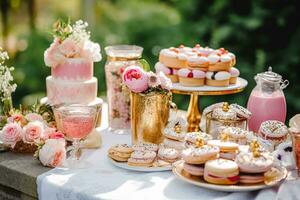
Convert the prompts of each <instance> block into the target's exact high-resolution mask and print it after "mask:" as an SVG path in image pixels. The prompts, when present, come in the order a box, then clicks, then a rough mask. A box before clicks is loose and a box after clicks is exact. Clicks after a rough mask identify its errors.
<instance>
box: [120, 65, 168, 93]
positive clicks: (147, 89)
mask: <svg viewBox="0 0 300 200" xmlns="http://www.w3.org/2000/svg"><path fill="white" fill-rule="evenodd" d="M122 79H123V83H124V84H125V85H126V86H127V87H128V88H129V90H131V91H132V92H134V93H143V94H149V93H151V92H159V93H168V92H170V90H171V87H172V82H171V80H170V79H169V78H168V77H167V76H166V75H165V74H164V73H162V72H160V73H158V74H155V73H153V72H151V71H150V72H146V71H144V70H143V69H142V68H140V67H138V66H131V67H128V68H126V69H125V70H124V72H123V75H122Z"/></svg>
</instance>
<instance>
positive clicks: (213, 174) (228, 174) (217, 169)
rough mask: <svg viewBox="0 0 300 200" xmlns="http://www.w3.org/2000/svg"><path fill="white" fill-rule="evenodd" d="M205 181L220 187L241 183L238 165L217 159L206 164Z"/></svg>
mask: <svg viewBox="0 0 300 200" xmlns="http://www.w3.org/2000/svg"><path fill="white" fill-rule="evenodd" d="M204 180H205V181H207V182H209V183H213V184H220V185H233V184H236V183H238V182H239V168H238V165H237V164H236V163H235V162H234V161H231V160H226V159H222V158H219V159H215V160H210V161H207V162H206V163H205V167H204Z"/></svg>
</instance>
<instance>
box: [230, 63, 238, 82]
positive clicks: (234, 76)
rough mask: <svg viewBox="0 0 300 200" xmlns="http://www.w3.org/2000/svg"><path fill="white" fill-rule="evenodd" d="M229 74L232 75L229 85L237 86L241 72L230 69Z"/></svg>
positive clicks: (233, 68)
mask: <svg viewBox="0 0 300 200" xmlns="http://www.w3.org/2000/svg"><path fill="white" fill-rule="evenodd" d="M229 73H230V79H229V83H230V84H236V81H237V77H238V76H239V75H240V71H239V70H238V69H237V68H235V67H231V68H230V69H229Z"/></svg>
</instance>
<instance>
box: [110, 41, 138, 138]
mask: <svg viewBox="0 0 300 200" xmlns="http://www.w3.org/2000/svg"><path fill="white" fill-rule="evenodd" d="M105 51H106V54H107V61H106V64H105V76H106V87H107V100H108V107H109V110H108V113H109V129H110V130H111V131H113V132H115V133H118V134H126V133H127V134H129V129H130V91H129V90H128V89H127V88H125V87H123V85H122V73H123V72H124V70H125V69H126V68H127V67H129V66H133V65H134V66H141V67H142V65H141V64H140V62H139V59H140V58H141V57H142V52H143V48H142V47H139V46H134V45H116V46H108V47H106V48H105Z"/></svg>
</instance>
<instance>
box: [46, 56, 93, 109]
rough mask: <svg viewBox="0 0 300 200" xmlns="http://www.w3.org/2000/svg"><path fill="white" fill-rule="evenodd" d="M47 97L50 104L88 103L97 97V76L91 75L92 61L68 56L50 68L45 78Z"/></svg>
mask: <svg viewBox="0 0 300 200" xmlns="http://www.w3.org/2000/svg"><path fill="white" fill-rule="evenodd" d="M46 85H47V97H48V101H49V103H51V104H60V103H81V104H89V103H91V102H94V101H95V100H96V97H97V78H95V77H93V62H92V61H89V60H87V59H83V58H69V59H67V60H65V63H63V64H59V65H57V66H56V67H52V68H51V76H48V77H47V79H46Z"/></svg>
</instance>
